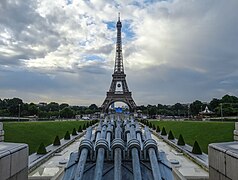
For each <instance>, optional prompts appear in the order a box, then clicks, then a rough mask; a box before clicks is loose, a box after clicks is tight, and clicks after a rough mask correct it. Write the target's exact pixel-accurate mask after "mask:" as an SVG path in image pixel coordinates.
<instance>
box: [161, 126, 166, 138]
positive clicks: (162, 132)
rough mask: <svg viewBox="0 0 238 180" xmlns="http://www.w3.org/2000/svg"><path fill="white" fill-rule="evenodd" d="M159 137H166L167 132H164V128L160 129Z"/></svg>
mask: <svg viewBox="0 0 238 180" xmlns="http://www.w3.org/2000/svg"><path fill="white" fill-rule="evenodd" d="M161 135H162V136H166V135H167V132H166V130H165V127H163V128H162V131H161Z"/></svg>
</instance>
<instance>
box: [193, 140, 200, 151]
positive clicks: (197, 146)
mask: <svg viewBox="0 0 238 180" xmlns="http://www.w3.org/2000/svg"><path fill="white" fill-rule="evenodd" d="M192 153H193V154H202V150H201V148H200V146H199V144H198V142H197V141H195V142H194V145H193V150H192Z"/></svg>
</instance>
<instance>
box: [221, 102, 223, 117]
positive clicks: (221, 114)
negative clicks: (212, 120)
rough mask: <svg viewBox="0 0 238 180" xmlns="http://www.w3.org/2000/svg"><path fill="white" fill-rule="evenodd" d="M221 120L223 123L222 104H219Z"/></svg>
mask: <svg viewBox="0 0 238 180" xmlns="http://www.w3.org/2000/svg"><path fill="white" fill-rule="evenodd" d="M221 120H222V121H223V112H222V103H221Z"/></svg>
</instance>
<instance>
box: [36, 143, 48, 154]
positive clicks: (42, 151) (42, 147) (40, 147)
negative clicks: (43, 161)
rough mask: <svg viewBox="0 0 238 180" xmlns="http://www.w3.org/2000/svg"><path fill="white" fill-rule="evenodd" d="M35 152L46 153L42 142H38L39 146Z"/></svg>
mask: <svg viewBox="0 0 238 180" xmlns="http://www.w3.org/2000/svg"><path fill="white" fill-rule="evenodd" d="M36 153H37V154H46V153H47V151H46V149H45V145H44V143H41V144H40V146H39V148H38V150H37V152H36Z"/></svg>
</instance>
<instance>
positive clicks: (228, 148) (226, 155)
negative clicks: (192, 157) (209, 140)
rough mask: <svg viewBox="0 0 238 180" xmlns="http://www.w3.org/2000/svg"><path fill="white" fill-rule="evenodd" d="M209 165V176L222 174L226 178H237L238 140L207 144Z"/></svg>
mask: <svg viewBox="0 0 238 180" xmlns="http://www.w3.org/2000/svg"><path fill="white" fill-rule="evenodd" d="M209 167H210V168H211V169H213V170H215V171H216V172H212V171H211V176H212V177H213V175H214V173H215V174H217V175H214V177H215V176H217V177H218V176H224V177H226V178H227V179H237V169H238V142H225V143H213V144H209ZM210 168H209V169H210Z"/></svg>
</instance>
